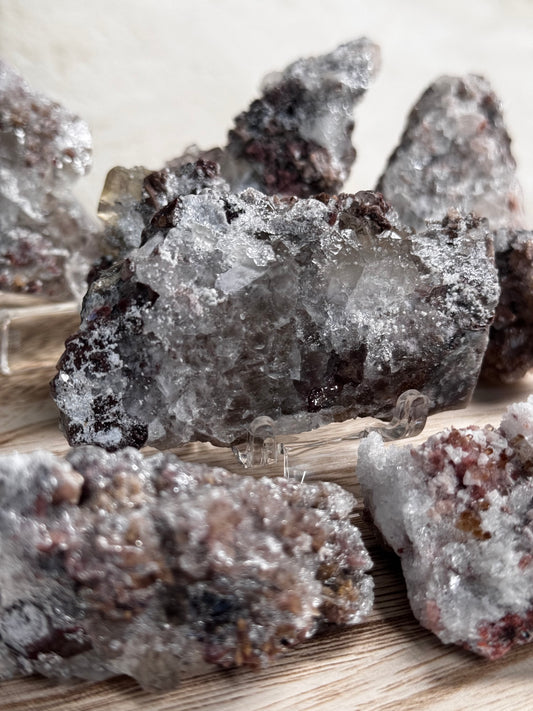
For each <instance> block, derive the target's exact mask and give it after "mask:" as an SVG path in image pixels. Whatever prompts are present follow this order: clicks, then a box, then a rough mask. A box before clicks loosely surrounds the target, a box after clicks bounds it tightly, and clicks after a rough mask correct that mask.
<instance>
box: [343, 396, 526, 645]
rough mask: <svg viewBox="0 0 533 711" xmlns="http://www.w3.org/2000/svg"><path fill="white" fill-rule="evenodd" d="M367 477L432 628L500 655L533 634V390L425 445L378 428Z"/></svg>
mask: <svg viewBox="0 0 533 711" xmlns="http://www.w3.org/2000/svg"><path fill="white" fill-rule="evenodd" d="M357 475H358V477H359V481H360V482H361V486H362V489H363V493H364V496H365V501H366V503H367V505H368V507H369V509H370V511H371V513H372V515H373V517H374V522H375V523H376V525H377V527H378V528H379V529H380V531H381V532H382V534H383V536H384V538H385V540H386V541H387V543H388V544H389V545H390V546H392V548H393V549H394V550H395V552H396V553H397V554H398V555H399V556H400V558H401V561H402V569H403V573H404V576H405V579H406V582H407V591H408V594H409V600H410V602H411V607H412V609H413V612H414V614H415V616H416V617H417V618H418V619H419V620H420V622H421V623H422V624H423V625H424V626H425V627H427V628H428V629H430V630H431V631H432V632H434V633H435V634H436V635H437V636H438V637H439V638H440V639H441V640H442V641H443V642H446V643H448V642H453V643H454V644H458V645H461V646H464V647H466V648H467V649H470V650H472V651H473V652H476V653H478V654H481V655H483V656H486V657H488V658H490V659H496V658H498V657H500V656H502V655H503V654H505V653H506V652H507V651H508V650H509V649H510V648H511V647H513V646H515V645H519V644H525V643H526V642H529V641H530V640H531V639H532V638H533V525H532V522H533V507H532V501H533V397H530V398H529V400H528V402H527V403H522V404H517V405H513V406H511V407H510V408H509V410H508V411H507V414H506V415H505V416H504V418H503V420H502V423H501V425H500V427H499V428H498V429H494V428H492V427H488V426H487V427H484V428H479V427H468V428H465V429H461V430H458V429H453V428H452V429H448V430H445V431H444V432H442V433H440V434H438V435H434V436H433V437H430V438H429V439H428V440H427V442H426V443H425V444H423V445H421V446H420V447H418V448H412V447H389V448H386V447H385V446H384V444H383V442H382V440H381V438H380V437H379V435H376V434H372V435H370V436H369V437H368V438H367V439H366V440H365V441H363V443H362V444H361V445H360V448H359V453H358V465H357Z"/></svg>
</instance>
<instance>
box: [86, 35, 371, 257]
mask: <svg viewBox="0 0 533 711" xmlns="http://www.w3.org/2000/svg"><path fill="white" fill-rule="evenodd" d="M379 63H380V55H379V48H378V47H377V46H376V45H375V44H373V43H372V42H370V40H368V39H365V38H362V39H358V40H354V41H352V42H348V43H347V44H343V45H341V46H340V47H337V48H336V49H335V50H334V51H333V52H331V53H329V54H325V55H323V56H319V57H310V58H306V59H299V60H298V61H296V62H294V63H293V64H291V65H290V66H288V67H287V68H286V69H285V70H284V71H283V72H280V73H277V74H275V75H271V76H269V77H267V79H266V80H265V82H264V87H263V94H262V96H261V98H259V99H256V100H255V101H254V102H252V104H251V105H250V107H249V109H248V110H247V111H244V112H242V113H241V114H239V115H238V116H237V118H236V119H235V126H234V128H233V129H231V130H230V131H229V134H228V143H227V145H226V146H225V147H224V148H213V149H210V150H206V151H204V150H201V149H199V148H198V147H196V146H190V147H189V148H188V149H187V150H186V151H185V153H183V154H182V155H180V156H179V157H177V158H175V159H173V160H172V161H170V162H169V163H168V164H167V165H166V167H165V168H163V170H161V171H157V172H155V173H151V171H149V170H148V169H146V168H143V167H136V168H132V169H128V168H122V167H117V168H114V169H113V170H112V171H111V172H110V173H109V175H108V177H107V180H106V184H105V186H104V190H103V193H102V199H101V202H100V206H99V216H100V217H101V218H102V219H103V220H104V222H105V224H106V230H105V238H106V242H107V247H108V250H109V251H110V252H111V253H113V254H114V255H117V254H118V255H121V256H125V255H126V254H127V253H128V252H129V250H130V249H132V248H133V247H139V246H140V244H141V235H142V231H143V229H144V228H145V227H147V226H148V225H149V223H150V220H151V219H152V218H153V216H154V215H155V213H156V212H157V211H158V210H159V209H160V208H162V207H163V206H164V205H166V204H168V203H169V202H170V201H171V200H173V199H175V198H177V197H178V196H180V195H187V194H189V193H193V192H194V193H196V192H200V191H201V190H202V189H203V188H205V187H208V186H209V185H214V186H216V187H219V188H222V186H223V185H226V187H227V189H228V190H229V189H231V190H232V191H233V192H239V191H241V190H243V189H245V188H249V187H252V188H256V189H258V190H260V191H262V192H264V193H266V194H269V195H296V196H299V197H307V196H310V195H315V194H317V193H321V192H328V193H336V192H338V191H339V190H340V189H341V187H342V185H343V184H344V182H345V181H346V179H347V177H348V174H349V171H350V168H351V165H352V163H353V161H354V159H355V150H354V148H353V146H352V143H351V134H352V131H353V127H354V121H353V108H354V105H355V104H356V103H358V102H359V100H360V99H361V98H362V96H363V95H364V94H365V92H366V90H367V88H368V87H369V85H370V83H371V82H372V79H373V77H374V75H375V74H376V72H377V71H378V68H379ZM224 181H226V183H224Z"/></svg>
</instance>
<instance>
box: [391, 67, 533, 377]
mask: <svg viewBox="0 0 533 711" xmlns="http://www.w3.org/2000/svg"><path fill="white" fill-rule="evenodd" d="M515 168H516V165H515V160H514V158H513V156H512V153H511V140H510V138H509V134H508V133H507V130H506V128H505V123H504V118H503V112H502V107H501V104H500V102H499V100H498V98H497V97H496V95H495V94H494V92H493V91H492V89H491V87H490V85H489V84H488V82H487V81H486V80H485V79H483V78H482V77H478V76H473V75H468V76H465V77H442V78H440V79H439V80H437V81H436V82H435V83H434V84H432V85H431V86H430V87H429V88H428V89H427V91H426V92H425V93H424V94H423V96H422V97H421V98H420V100H419V101H418V102H417V104H416V105H415V106H414V107H413V109H412V111H411V114H410V116H409V118H408V121H407V126H406V128H405V132H404V134H403V136H402V138H401V141H400V144H399V145H398V147H397V148H396V150H395V151H394V153H393V154H392V156H391V158H390V160H389V163H388V165H387V168H386V170H385V172H384V174H383V175H382V177H381V179H380V181H379V183H378V188H377V189H378V190H380V191H381V192H382V193H383V194H384V196H385V198H386V199H387V200H389V201H390V202H391V203H392V204H393V205H394V207H395V208H396V209H397V210H398V212H399V215H400V217H401V219H402V220H403V221H404V222H405V223H406V224H408V225H411V226H413V227H415V228H419V227H421V226H422V225H423V224H424V223H425V220H427V219H434V218H437V219H439V218H440V217H442V215H444V214H445V213H446V211H447V210H448V209H449V208H453V209H457V210H459V211H460V212H462V213H463V214H466V213H469V212H472V213H475V214H477V215H479V216H483V217H487V218H488V220H489V224H490V227H491V228H492V229H494V230H497V231H498V234H497V235H495V249H496V263H497V267H498V272H499V274H500V284H501V300H500V305H499V306H498V312H497V317H496V321H495V324H494V327H493V328H492V329H491V334H490V344H489V349H488V353H487V359H486V362H485V364H484V366H483V375H484V377H486V378H487V379H489V380H493V381H503V382H509V381H512V380H516V379H517V378H520V377H521V376H522V375H524V373H525V372H526V371H527V370H528V369H529V368H530V367H531V366H532V365H533V338H532V330H531V316H530V315H529V314H530V312H531V305H530V304H531V289H532V284H533V281H532V273H533V253H532V251H531V246H529V247H528V246H527V244H528V240H529V244H531V243H530V240H531V236H529V237H528V236H526V235H525V234H522V235H521V236H518V234H517V233H516V228H518V227H521V226H523V220H524V215H523V206H522V193H521V190H520V186H519V184H518V181H517V178H516V173H515Z"/></svg>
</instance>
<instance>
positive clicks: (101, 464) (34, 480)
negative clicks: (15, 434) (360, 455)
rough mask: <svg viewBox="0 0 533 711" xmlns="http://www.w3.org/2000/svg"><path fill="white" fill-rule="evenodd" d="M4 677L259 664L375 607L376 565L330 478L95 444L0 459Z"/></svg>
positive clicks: (162, 675)
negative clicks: (269, 474)
mask: <svg viewBox="0 0 533 711" xmlns="http://www.w3.org/2000/svg"><path fill="white" fill-rule="evenodd" d="M0 499H1V507H0V532H1V536H0V587H1V590H2V598H1V603H0V678H1V679H6V678H10V677H13V676H17V675H21V674H32V673H35V672H38V673H41V674H45V675H47V676H51V677H58V678H68V677H72V676H74V677H81V678H88V679H102V678H105V677H108V676H111V675H114V674H128V675H130V676H132V677H134V678H135V679H137V681H138V682H139V683H140V684H141V685H143V686H144V687H146V688H150V689H161V688H168V687H172V686H175V685H176V684H177V683H179V680H180V677H181V676H182V674H183V673H184V672H186V671H190V670H196V671H197V670H199V669H201V668H203V667H205V666H206V665H207V664H216V665H219V666H221V667H234V666H242V665H246V666H252V667H257V666H264V665H265V664H266V663H268V661H269V660H271V659H272V658H273V657H274V656H276V655H277V654H279V653H280V652H283V651H284V650H285V649H287V648H288V647H290V646H292V645H294V644H297V643H298V642H301V641H303V640H305V639H307V638H309V637H311V636H312V635H313V634H314V633H315V632H316V631H317V630H318V629H321V628H323V627H324V626H326V625H327V624H328V623H334V624H337V625H354V624H356V623H358V622H360V621H361V620H362V619H364V617H365V616H366V615H367V614H368V613H369V612H370V610H371V607H372V602H373V584H372V579H371V577H370V576H369V575H367V574H366V571H367V570H368V569H369V568H370V567H371V562H370V559H369V556H368V553H367V552H366V549H365V547H364V545H363V543H362V540H361V536H360V534H359V531H358V530H357V529H356V528H355V527H354V526H353V525H352V524H351V523H350V514H351V512H352V510H353V507H354V504H355V501H354V499H353V497H352V496H351V494H349V493H348V492H346V491H344V490H343V489H341V488H340V487H339V486H337V485H335V484H328V483H317V484H312V485H309V484H306V485H298V484H296V483H294V482H290V481H287V480H284V479H278V480H273V479H266V478H263V479H259V480H258V479H254V478H251V477H243V476H240V475H233V474H229V473H228V472H226V471H224V470H223V469H220V468H215V469H212V468H208V467H206V466H203V465H197V464H187V463H185V462H182V461H180V460H179V459H177V458H176V457H175V456H174V455H171V454H160V455H156V456H154V457H151V458H148V459H144V458H143V457H142V456H141V455H140V454H139V453H138V452H137V451H135V450H125V451H122V452H118V453H115V454H107V453H106V452H104V451H103V450H100V449H98V448H95V447H87V448H81V449H79V450H72V451H71V452H70V453H69V454H68V456H67V458H66V459H59V458H56V457H54V456H53V455H52V454H49V453H48V452H35V453H33V454H30V455H19V454H15V455H11V456H7V457H3V458H1V459H0Z"/></svg>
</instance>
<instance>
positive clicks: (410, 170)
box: [377, 75, 523, 229]
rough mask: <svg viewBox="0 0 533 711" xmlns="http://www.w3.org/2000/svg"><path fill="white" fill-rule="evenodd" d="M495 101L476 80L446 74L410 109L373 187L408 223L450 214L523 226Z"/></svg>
mask: <svg viewBox="0 0 533 711" xmlns="http://www.w3.org/2000/svg"><path fill="white" fill-rule="evenodd" d="M515 169H516V164H515V160H514V158H513V156H512V153H511V139H510V138H509V134H508V133H507V130H506V128H505V124H504V119H503V114H502V108H501V104H500V102H499V100H498V98H497V97H496V95H495V94H494V92H493V91H492V89H491V87H490V85H489V83H488V82H487V81H486V80H485V79H483V78H482V77H479V76H475V75H467V76H464V77H450V76H444V77H441V78H440V79H438V80H437V81H436V82H434V83H433V84H431V86H430V87H429V88H428V89H427V90H426V91H425V92H424V94H423V95H422V96H421V98H420V99H419V100H418V102H417V103H416V104H415V106H414V107H413V109H412V111H411V113H410V115H409V117H408V120H407V125H406V127H405V131H404V133H403V136H402V138H401V140H400V143H399V145H398V147H397V148H396V150H395V151H394V153H393V154H392V156H391V157H390V159H389V162H388V165H387V167H386V169H385V172H384V173H383V175H382V176H381V178H380V180H379V182H378V187H377V190H379V191H380V192H382V193H383V195H384V197H385V199H386V200H388V201H389V202H391V203H392V204H393V205H394V207H395V208H396V210H397V211H398V214H399V215H400V218H401V219H402V221H403V222H405V224H407V225H411V226H412V227H415V228H420V227H423V225H424V223H425V220H428V219H441V218H442V217H443V216H444V215H445V214H446V212H447V211H448V210H449V209H450V208H453V209H456V210H458V211H459V212H461V213H462V214H467V213H469V212H472V213H474V214H476V215H478V216H480V217H487V218H488V219H489V222H490V226H491V227H492V228H493V229H498V228H506V227H521V226H522V220H523V208H522V194H521V190H520V186H519V184H518V181H517V179H516V174H515Z"/></svg>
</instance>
